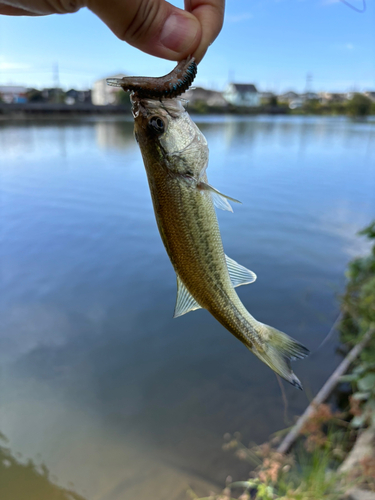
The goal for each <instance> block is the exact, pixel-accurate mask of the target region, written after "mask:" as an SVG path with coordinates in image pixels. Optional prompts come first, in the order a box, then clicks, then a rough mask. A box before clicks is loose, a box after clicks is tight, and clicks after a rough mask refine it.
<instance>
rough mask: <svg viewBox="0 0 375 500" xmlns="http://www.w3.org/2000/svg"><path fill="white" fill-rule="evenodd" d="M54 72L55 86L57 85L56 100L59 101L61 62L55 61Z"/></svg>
mask: <svg viewBox="0 0 375 500" xmlns="http://www.w3.org/2000/svg"><path fill="white" fill-rule="evenodd" d="M52 73H53V86H54V87H55V89H56V90H55V95H54V101H55V102H59V93H60V92H59V90H58V89H59V88H60V75H59V63H58V62H55V63H54V64H53V66H52Z"/></svg>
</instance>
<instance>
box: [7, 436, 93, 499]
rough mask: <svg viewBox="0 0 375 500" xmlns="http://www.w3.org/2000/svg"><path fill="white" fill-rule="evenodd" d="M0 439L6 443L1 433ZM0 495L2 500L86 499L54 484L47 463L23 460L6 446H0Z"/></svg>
mask: <svg viewBox="0 0 375 500" xmlns="http://www.w3.org/2000/svg"><path fill="white" fill-rule="evenodd" d="M0 441H3V442H4V443H6V438H5V436H3V435H2V434H1V433H0ZM0 497H1V500H85V499H84V498H83V497H82V496H81V495H78V494H77V493H75V492H74V491H73V490H72V489H71V488H69V489H66V488H62V487H60V486H57V485H56V484H54V482H53V481H51V477H50V473H49V470H48V467H46V465H45V464H43V463H41V464H40V465H39V466H38V465H36V464H35V463H34V462H33V461H32V460H27V461H26V462H23V461H22V460H21V457H19V458H17V457H15V456H14V455H13V454H12V452H11V450H10V449H9V448H6V447H5V446H0Z"/></svg>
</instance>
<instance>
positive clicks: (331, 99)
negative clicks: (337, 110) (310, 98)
mask: <svg viewBox="0 0 375 500" xmlns="http://www.w3.org/2000/svg"><path fill="white" fill-rule="evenodd" d="M319 97H320V102H321V103H322V104H332V103H340V102H345V101H347V100H348V98H349V94H338V93H333V92H320V93H319Z"/></svg>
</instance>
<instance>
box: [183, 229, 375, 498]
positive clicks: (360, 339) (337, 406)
mask: <svg viewBox="0 0 375 500" xmlns="http://www.w3.org/2000/svg"><path fill="white" fill-rule="evenodd" d="M359 234H360V235H364V236H366V237H367V238H369V239H370V240H372V242H373V246H372V250H371V253H370V254H369V255H367V256H365V257H360V258H357V259H355V260H353V261H352V262H350V264H349V266H348V270H347V273H346V276H347V278H348V282H347V287H346V290H345V293H344V295H343V296H342V297H341V311H342V312H341V316H340V319H339V321H338V325H337V330H338V331H339V333H340V342H341V345H340V347H339V350H340V352H341V353H342V355H343V356H344V359H346V358H347V357H348V358H349V356H350V354H349V353H351V352H353V351H356V354H357V357H356V359H355V360H354V361H353V363H352V364H351V368H350V369H349V371H348V373H347V374H346V375H342V376H340V378H339V379H338V380H337V382H338V385H337V387H336V390H335V393H334V395H333V396H334V397H331V398H330V400H329V403H326V402H324V400H323V402H321V403H319V404H313V405H312V406H311V407H309V410H310V411H309V412H308V413H309V418H308V419H304V422H303V425H300V426H299V422H300V420H297V423H296V424H295V425H293V426H292V427H291V428H289V429H285V430H282V431H280V432H277V433H275V434H274V435H272V436H271V437H270V440H269V442H266V443H264V444H262V445H259V446H257V445H254V444H250V445H249V446H245V445H244V444H243V443H242V441H241V436H240V435H239V434H235V435H233V436H231V435H229V434H228V435H225V436H224V439H225V444H224V446H223V448H224V450H227V451H228V452H232V453H233V452H234V453H235V455H236V456H237V457H238V458H239V459H240V460H245V461H247V462H248V463H249V466H251V467H252V469H253V472H251V473H250V476H251V477H250V478H248V479H246V480H244V481H237V482H234V483H233V482H232V479H231V478H228V479H227V485H226V487H225V488H224V490H223V492H222V493H221V494H219V495H215V494H211V496H208V497H205V498H204V499H203V498H199V497H198V496H196V495H195V493H194V491H192V490H189V492H188V493H189V495H190V498H191V499H197V500H198V498H199V500H250V499H253V500H344V499H345V500H375V221H374V222H373V223H372V224H371V225H370V226H368V227H367V228H365V229H364V230H363V231H361V233H359ZM348 355H349V356H348ZM305 413H306V412H305ZM298 426H299V427H300V432H299V433H298V434H299V436H298V438H297V439H296V440H295V442H294V443H293V444H292V446H291V450H290V452H289V453H286V452H284V453H282V452H280V450H282V449H283V448H285V447H284V446H283V444H284V443H285V435H286V434H288V432H289V431H290V430H291V429H295V428H296V427H298ZM289 435H290V432H289V434H288V436H289ZM285 451H287V450H285Z"/></svg>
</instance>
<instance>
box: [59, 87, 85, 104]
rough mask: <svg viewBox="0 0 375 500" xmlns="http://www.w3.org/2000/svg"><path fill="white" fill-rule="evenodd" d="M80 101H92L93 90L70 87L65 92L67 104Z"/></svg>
mask: <svg viewBox="0 0 375 500" xmlns="http://www.w3.org/2000/svg"><path fill="white" fill-rule="evenodd" d="M78 102H79V103H81V102H85V103H91V90H76V89H70V90H68V91H67V92H65V103H66V104H75V103H78Z"/></svg>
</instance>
